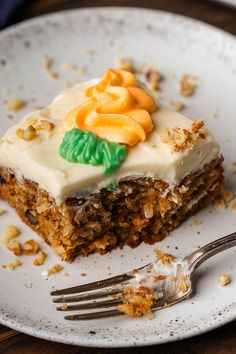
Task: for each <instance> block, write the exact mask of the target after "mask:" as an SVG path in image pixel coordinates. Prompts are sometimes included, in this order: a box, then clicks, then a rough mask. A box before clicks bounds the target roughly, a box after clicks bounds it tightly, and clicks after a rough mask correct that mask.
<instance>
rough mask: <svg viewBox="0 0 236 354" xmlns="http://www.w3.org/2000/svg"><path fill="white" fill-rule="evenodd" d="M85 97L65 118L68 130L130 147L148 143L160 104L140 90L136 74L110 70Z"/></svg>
mask: <svg viewBox="0 0 236 354" xmlns="http://www.w3.org/2000/svg"><path fill="white" fill-rule="evenodd" d="M85 96H86V98H87V99H86V100H85V101H84V102H83V103H82V104H80V105H79V106H77V107H75V108H74V109H73V110H72V111H70V112H69V113H68V114H67V116H66V117H65V119H64V121H63V129H64V130H71V129H72V128H74V127H77V128H79V129H81V130H88V131H91V132H92V133H94V134H96V135H97V136H99V137H100V138H104V139H107V140H109V141H111V142H116V143H121V144H126V145H129V146H132V145H135V144H137V143H138V142H139V141H145V140H146V137H147V134H148V133H150V132H151V131H152V129H153V123H152V119H151V116H150V114H151V113H152V112H153V111H154V110H155V109H156V102H155V100H154V99H153V98H152V96H150V95H149V93H148V92H146V91H145V90H143V89H141V88H139V87H137V81H136V78H135V76H134V75H133V74H132V73H130V72H128V71H124V70H113V69H109V70H107V71H106V73H105V75H104V77H103V78H102V80H101V81H100V82H99V83H98V84H97V85H95V86H92V87H89V88H88V89H87V90H86V92H85Z"/></svg>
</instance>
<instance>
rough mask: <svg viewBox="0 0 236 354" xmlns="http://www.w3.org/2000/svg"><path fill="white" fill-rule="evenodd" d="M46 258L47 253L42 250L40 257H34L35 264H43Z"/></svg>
mask: <svg viewBox="0 0 236 354" xmlns="http://www.w3.org/2000/svg"><path fill="white" fill-rule="evenodd" d="M46 258H47V254H46V253H45V252H43V251H42V250H40V251H39V254H38V257H37V258H35V259H34V262H33V264H34V265H35V266H41V265H42V264H44V262H45V259H46Z"/></svg>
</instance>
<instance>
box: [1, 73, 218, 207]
mask: <svg viewBox="0 0 236 354" xmlns="http://www.w3.org/2000/svg"><path fill="white" fill-rule="evenodd" d="M97 83H98V80H97V79H96V80H90V81H87V82H84V83H81V84H76V85H74V86H73V87H72V88H70V89H67V90H65V91H63V92H62V93H60V94H59V95H58V96H57V97H56V98H55V99H54V101H53V102H52V103H51V104H50V105H49V106H48V107H47V108H46V109H42V110H38V111H35V112H32V113H30V114H28V115H27V116H26V117H25V118H23V120H22V121H21V122H20V123H19V124H17V125H15V126H13V127H11V128H10V129H9V130H8V131H7V132H6V134H5V135H4V136H3V138H2V139H1V141H0V164H1V165H3V166H5V167H9V168H11V169H12V170H14V171H15V173H17V176H23V177H24V178H28V179H31V180H32V181H34V182H36V183H38V184H39V186H40V188H42V189H44V190H46V191H47V192H48V193H49V194H50V195H51V196H53V197H54V198H56V199H57V200H59V201H60V200H63V199H64V198H66V197H68V196H69V195H73V194H74V193H76V192H80V191H81V190H86V189H89V190H91V191H92V190H99V189H100V188H102V187H104V186H106V185H108V184H109V183H111V182H113V181H116V180H119V179H120V178H124V177H126V176H150V177H155V178H158V179H163V180H165V181H166V182H168V183H169V184H170V185H172V186H174V185H176V184H178V183H179V182H180V181H181V180H182V179H183V178H184V177H185V176H186V175H188V174H190V173H193V172H195V171H196V170H198V169H201V168H202V167H203V166H204V165H205V164H207V163H209V162H210V161H212V160H213V159H214V158H216V157H217V156H218V155H219V145H218V144H217V143H216V142H215V140H214V138H213V136H212V135H211V134H210V133H208V134H207V135H206V138H205V139H203V140H202V141H201V143H199V144H196V145H195V146H193V148H191V149H190V150H188V149H187V150H183V151H175V150H173V146H171V144H170V143H167V142H166V140H165V139H163V136H162V132H163V130H169V131H171V130H172V129H174V128H176V127H178V128H180V129H185V130H188V129H191V126H192V123H193V121H192V120H190V119H188V118H186V117H184V116H183V115H181V114H179V113H176V112H173V111H170V110H167V109H166V108H164V107H160V108H159V109H158V110H157V111H156V112H154V113H153V114H152V121H153V124H154V130H153V131H152V132H151V133H150V134H149V135H148V136H147V139H146V141H145V142H140V143H139V144H138V145H136V146H133V147H130V148H129V152H128V154H127V157H126V160H125V161H124V163H123V164H122V165H121V167H120V169H119V170H118V171H116V173H114V174H110V175H108V176H104V174H103V169H102V167H101V166H91V165H84V164H78V163H75V164H74V163H70V162H68V161H66V160H64V159H63V158H62V157H61V156H60V155H59V154H58V148H59V145H60V144H61V142H62V139H63V137H64V131H63V129H62V121H63V119H64V118H65V116H66V115H67V114H68V112H69V111H71V110H72V109H74V108H75V107H76V106H78V105H79V104H80V103H82V102H83V101H84V93H85V91H86V90H87V89H88V88H89V87H90V86H94V85H96V84H97ZM42 119H46V120H47V119H48V120H50V122H52V123H53V124H54V129H52V130H51V131H48V132H46V133H45V132H43V133H39V134H37V136H36V137H35V138H34V139H32V140H31V141H25V140H23V139H19V138H18V137H17V135H16V130H17V129H18V128H22V127H23V128H25V127H27V126H28V125H29V122H31V121H37V120H39V121H40V120H42Z"/></svg>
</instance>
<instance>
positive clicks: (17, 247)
mask: <svg viewBox="0 0 236 354" xmlns="http://www.w3.org/2000/svg"><path fill="white" fill-rule="evenodd" d="M6 247H7V249H8V250H9V251H12V252H13V253H14V255H15V256H20V255H21V254H22V248H21V244H20V242H18V241H16V240H10V241H8V242H7V244H6Z"/></svg>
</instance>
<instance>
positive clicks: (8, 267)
mask: <svg viewBox="0 0 236 354" xmlns="http://www.w3.org/2000/svg"><path fill="white" fill-rule="evenodd" d="M21 265H22V263H21V262H20V261H19V259H17V258H16V259H14V260H13V261H11V262H9V263H7V264H4V265H2V267H3V268H4V269H6V270H7V271H8V272H11V271H13V270H15V269H16V268H18V267H19V266H21Z"/></svg>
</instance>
